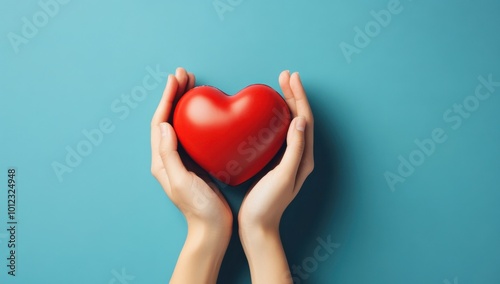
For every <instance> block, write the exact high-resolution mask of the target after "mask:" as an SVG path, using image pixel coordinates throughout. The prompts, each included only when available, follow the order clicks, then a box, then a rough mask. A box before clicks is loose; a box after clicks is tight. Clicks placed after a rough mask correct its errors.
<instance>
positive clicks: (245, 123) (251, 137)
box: [173, 84, 290, 186]
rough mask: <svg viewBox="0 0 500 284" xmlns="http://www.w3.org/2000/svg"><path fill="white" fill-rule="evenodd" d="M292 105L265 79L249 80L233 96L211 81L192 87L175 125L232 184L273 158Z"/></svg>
mask: <svg viewBox="0 0 500 284" xmlns="http://www.w3.org/2000/svg"><path fill="white" fill-rule="evenodd" d="M289 124H290V111H289V110H288V106H287V104H286V103H285V101H284V100H283V98H281V96H280V95H279V94H278V92H276V91H275V90H273V89H272V88H271V87H269V86H266V85H260V84H258V85H250V86H248V87H246V88H244V89H243V90H241V91H240V92H239V93H237V94H236V95H234V96H228V95H226V94H225V93H224V92H222V91H220V90H219V89H216V88H214V87H210V86H200V87H196V88H193V89H191V90H189V91H188V92H187V93H186V94H184V96H182V97H181V99H180V100H179V102H178V103H177V106H176V108H175V112H174V118H173V125H174V129H175V132H176V133H177V137H178V139H179V141H180V143H181V144H182V146H183V147H184V149H185V150H186V152H187V153H188V155H189V156H190V157H191V158H192V159H193V160H194V161H195V162H196V163H198V165H200V166H201V167H202V168H203V169H204V170H206V171H207V172H208V173H210V174H211V175H212V176H214V177H215V178H217V179H219V180H220V181H222V182H224V183H226V184H229V185H233V186H234V185H238V184H241V183H243V182H245V181H247V180H248V179H250V178H251V177H252V176H254V175H255V174H257V173H258V172H259V171H260V170H262V168H264V166H265V165H266V164H267V163H269V161H271V159H272V158H273V157H274V156H275V155H276V153H277V152H278V150H279V149H280V148H281V146H282V145H283V142H284V140H285V138H286V134H287V131H288V126H289Z"/></svg>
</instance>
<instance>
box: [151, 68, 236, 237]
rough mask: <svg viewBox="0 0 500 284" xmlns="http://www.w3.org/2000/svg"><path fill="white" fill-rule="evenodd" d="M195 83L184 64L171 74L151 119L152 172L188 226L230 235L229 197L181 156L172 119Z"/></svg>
mask: <svg viewBox="0 0 500 284" xmlns="http://www.w3.org/2000/svg"><path fill="white" fill-rule="evenodd" d="M194 85H195V77H194V75H193V74H192V73H187V72H186V70H184V69H183V68H178V69H177V70H176V74H175V76H174V75H169V76H168V81H167V86H166V87H165V90H164V92H163V97H162V98H161V101H160V103H159V105H158V107H157V109H156V112H155V114H154V116H153V119H152V121H151V153H152V157H151V172H152V174H153V176H154V177H155V178H156V179H157V180H158V182H159V183H160V184H161V186H162V187H163V189H164V191H165V193H166V194H167V195H168V197H169V198H170V200H172V202H173V203H174V204H175V205H176V206H177V207H178V208H179V209H180V210H181V212H182V213H183V214H184V216H185V217H186V220H187V222H188V227H190V226H196V227H202V228H203V230H204V231H206V230H208V231H212V232H219V233H222V234H224V236H226V237H227V238H228V237H229V236H230V234H231V227H232V214H231V210H230V208H229V206H228V204H227V202H226V200H225V199H224V197H223V196H222V194H221V193H220V191H219V189H218V188H217V187H216V186H215V184H213V183H212V182H210V179H209V178H208V175H207V174H206V173H204V172H203V171H201V170H200V169H199V168H197V167H196V166H195V165H194V163H192V162H190V161H189V160H187V159H184V161H183V160H182V159H181V156H180V155H179V152H178V151H177V148H178V142H177V136H176V134H175V131H174V129H173V127H172V126H171V124H170V122H171V121H169V120H170V118H171V114H172V112H173V109H174V108H175V104H176V102H177V101H178V100H179V99H180V97H181V96H182V95H184V93H185V92H187V91H188V90H190V89H191V88H193V87H194ZM186 166H188V167H189V169H187V168H186ZM194 171H196V173H195V172H194Z"/></svg>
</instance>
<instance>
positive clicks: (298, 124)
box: [295, 116, 306, 131]
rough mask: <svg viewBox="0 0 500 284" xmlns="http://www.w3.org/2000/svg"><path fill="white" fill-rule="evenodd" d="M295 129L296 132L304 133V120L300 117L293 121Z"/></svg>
mask: <svg viewBox="0 0 500 284" xmlns="http://www.w3.org/2000/svg"><path fill="white" fill-rule="evenodd" d="M295 128H296V129H297V130H298V131H304V129H305V128H306V120H305V119H304V118H303V117H302V116H299V117H297V120H296V121H295Z"/></svg>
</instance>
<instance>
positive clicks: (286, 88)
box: [279, 70, 297, 117]
mask: <svg viewBox="0 0 500 284" xmlns="http://www.w3.org/2000/svg"><path fill="white" fill-rule="evenodd" d="M279 83H280V87H281V91H282V92H283V95H284V96H285V101H286V103H287V105H288V107H289V108H290V111H291V112H292V116H293V117H295V116H297V107H296V106H295V96H294V95H293V91H292V89H291V88H290V71H288V70H286V71H283V72H281V74H280V77H279Z"/></svg>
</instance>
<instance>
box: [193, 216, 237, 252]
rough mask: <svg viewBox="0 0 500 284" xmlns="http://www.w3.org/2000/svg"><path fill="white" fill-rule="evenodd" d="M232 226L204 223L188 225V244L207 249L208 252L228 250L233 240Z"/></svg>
mask: <svg viewBox="0 0 500 284" xmlns="http://www.w3.org/2000/svg"><path fill="white" fill-rule="evenodd" d="M231 232H232V226H228V225H227V224H224V225H222V224H220V225H217V226H214V225H213V224H206V223H202V222H190V223H188V235H187V238H186V243H187V244H190V246H191V247H193V248H197V249H205V250H206V251H207V252H210V251H212V252H217V251H224V252H225V250H226V248H227V246H228V244H229V241H230V239H231Z"/></svg>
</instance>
